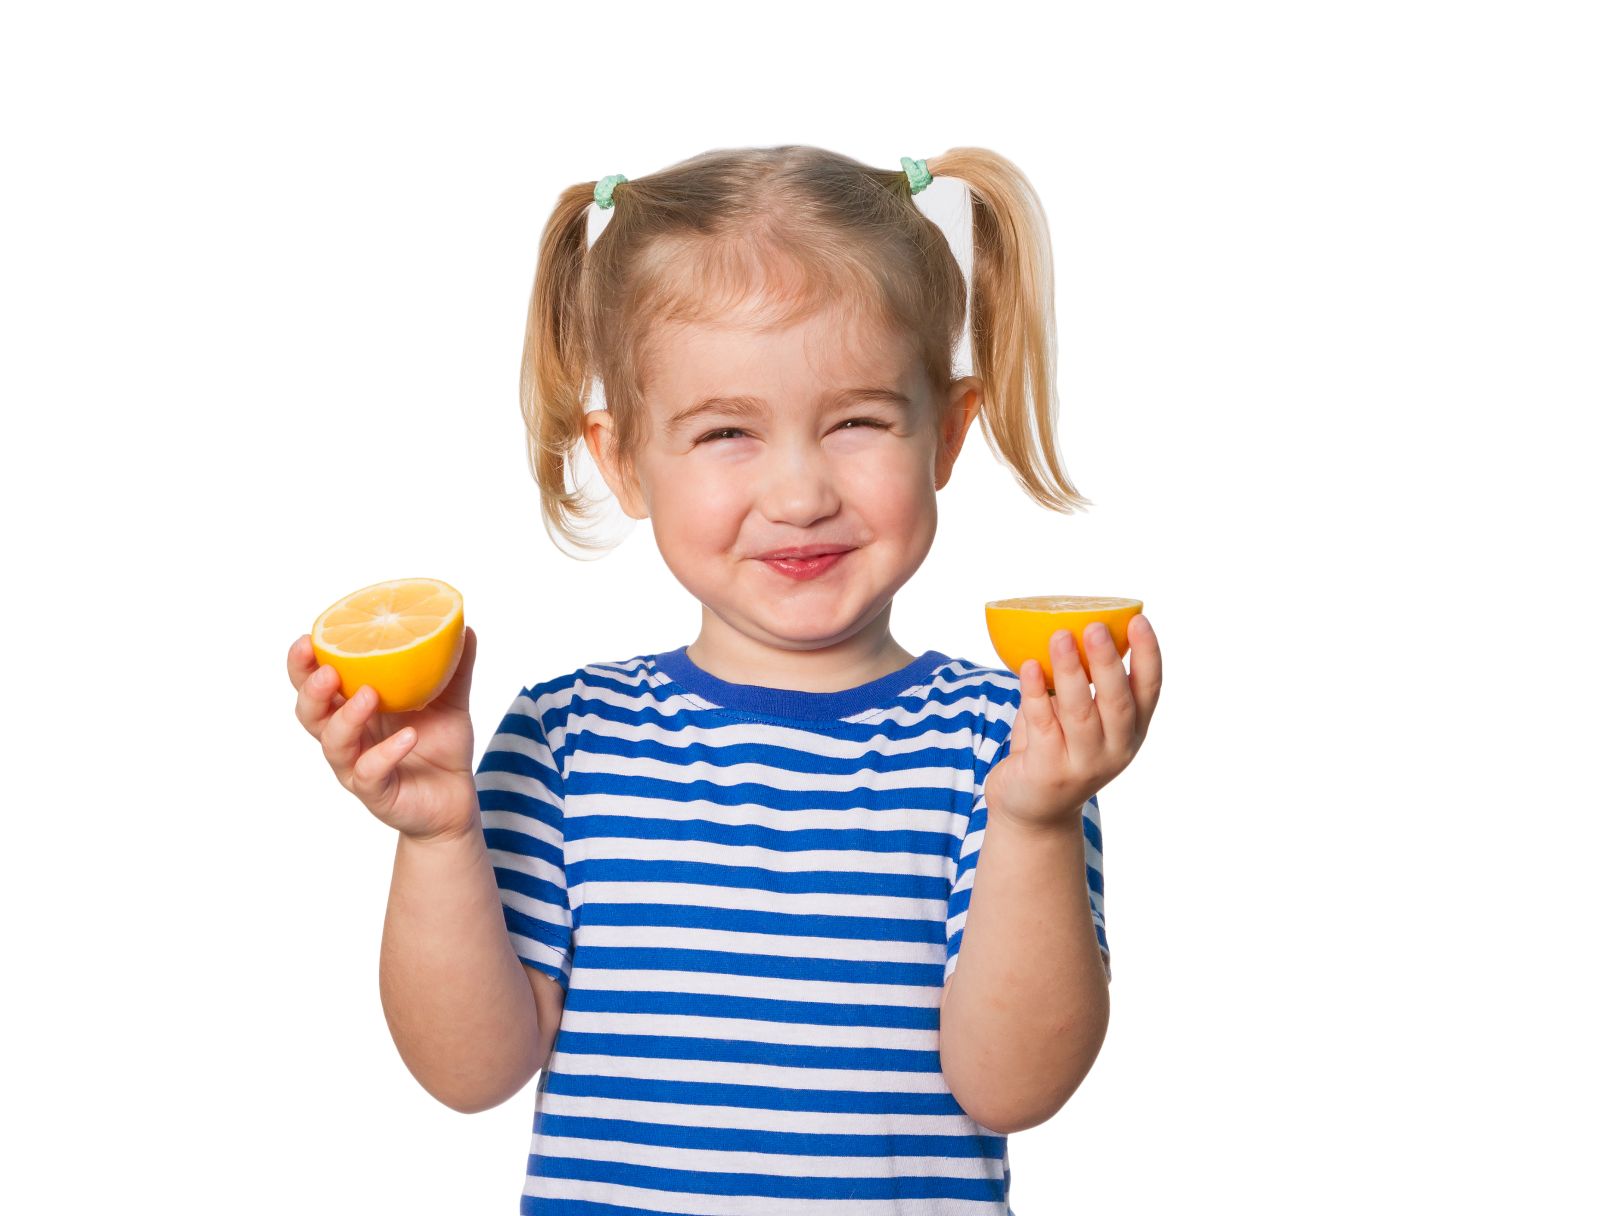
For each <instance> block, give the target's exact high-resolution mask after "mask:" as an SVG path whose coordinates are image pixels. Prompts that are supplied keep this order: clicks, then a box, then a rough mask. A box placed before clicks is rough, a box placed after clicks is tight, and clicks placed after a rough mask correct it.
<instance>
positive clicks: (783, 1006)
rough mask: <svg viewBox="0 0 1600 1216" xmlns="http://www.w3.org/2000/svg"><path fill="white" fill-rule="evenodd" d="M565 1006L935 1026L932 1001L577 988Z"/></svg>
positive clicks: (925, 1028)
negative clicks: (848, 1001) (845, 1001)
mask: <svg viewBox="0 0 1600 1216" xmlns="http://www.w3.org/2000/svg"><path fill="white" fill-rule="evenodd" d="M591 923H592V921H591ZM585 958H587V955H585ZM566 1008H567V1009H569V1010H572V1011H574V1012H578V1013H631V1014H637V1015H640V1016H644V1015H647V1014H658V1015H661V1016H667V1015H687V1016H689V1017H701V1018H741V1019H745V1020H748V1021H757V1022H785V1023H790V1024H794V1025H802V1026H880V1027H897V1028H899V1029H902V1030H922V1031H929V1030H938V1028H939V1006H938V1004H937V1003H933V1004H928V1005H842V1004H837V1003H832V1002H827V1001H780V1000H776V999H773V998H770V997H754V996H722V995H719V994H716V993H705V992H629V991H611V990H609V989H605V988H579V989H576V990H574V991H572V992H569V993H568V994H567V1000H566Z"/></svg>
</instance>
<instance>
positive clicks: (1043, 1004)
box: [939, 807, 1111, 1133]
mask: <svg viewBox="0 0 1600 1216" xmlns="http://www.w3.org/2000/svg"><path fill="white" fill-rule="evenodd" d="M1081 815H1082V810H1081V807H1080V809H1079V811H1078V813H1077V814H1076V815H1073V816H1071V817H1070V818H1069V819H1068V820H1066V821H1063V822H1061V823H1057V824H1051V825H1048V826H1045V827H1037V828H1036V827H1030V826H1027V825H1024V824H1022V823H1020V822H1017V821H1013V820H1009V819H1006V818H1005V817H1003V816H999V815H995V814H992V813H991V815H990V816H989V821H988V824H987V826H986V827H985V829H984V834H983V847H982V848H981V849H980V850H979V851H978V864H977V870H976V873H975V874H974V875H973V886H972V895H971V897H970V898H971V902H970V903H969V905H968V907H967V920H966V926H965V928H964V929H963V930H962V939H961V940H962V945H961V959H960V963H959V965H958V966H957V967H956V970H955V972H954V974H952V975H951V976H950V979H949V980H948V981H947V982H946V984H945V990H944V997H943V1003H942V1005H941V1006H940V1013H939V1062H940V1066H941V1068H942V1070H943V1072H944V1076H945V1081H946V1083H947V1084H948V1085H949V1086H950V1092H951V1093H952V1094H953V1095H954V1096H955V1099H956V1101H957V1102H958V1103H960V1105H961V1108H962V1109H963V1110H964V1111H966V1112H967V1114H968V1115H970V1116H971V1117H972V1118H973V1119H974V1120H975V1121H976V1122H978V1123H980V1124H982V1125H983V1126H984V1127H987V1128H990V1129H992V1130H993V1131H997V1132H1002V1133H1010V1132H1016V1131H1021V1130H1022V1129H1024V1128H1028V1127H1035V1126H1037V1125H1038V1124H1040V1123H1043V1122H1044V1121H1045V1120H1046V1119H1048V1118H1050V1116H1051V1115H1053V1114H1055V1113H1056V1111H1058V1110H1060V1109H1061V1107H1062V1106H1063V1105H1065V1104H1066V1101H1067V1099H1068V1098H1070V1097H1071V1096H1072V1094H1073V1091H1074V1090H1076V1089H1077V1088H1078V1086H1079V1084H1080V1083H1081V1082H1082V1081H1083V1078H1084V1077H1086V1076H1087V1075H1088V1073H1089V1069H1090V1068H1091V1067H1092V1066H1093V1064H1094V1061H1095V1057H1096V1056H1097V1055H1098V1054H1099V1052H1100V1045H1101V1043H1102V1042H1104V1040H1105V1036H1106V1027H1107V1025H1108V1023H1109V1021H1110V1016H1111V1001H1110V994H1109V989H1108V986H1107V979H1106V972H1105V967H1104V964H1103V963H1102V962H1101V959H1100V942H1099V939H1098V938H1096V936H1095V932H1094V919H1093V916H1092V915H1091V913H1090V905H1089V889H1088V887H1087V885H1086V884H1085V883H1084V881H1083V873H1084V855H1083V854H1084V845H1083V823H1082V819H1081Z"/></svg>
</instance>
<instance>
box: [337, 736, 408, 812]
mask: <svg viewBox="0 0 1600 1216" xmlns="http://www.w3.org/2000/svg"><path fill="white" fill-rule="evenodd" d="M416 741H417V732H416V728H414V727H410V726H407V727H403V728H402V729H400V730H397V731H395V732H394V734H392V735H390V736H389V737H388V738H387V739H385V740H384V741H383V742H382V743H377V744H374V745H373V746H372V747H369V748H367V750H366V751H364V752H362V753H361V755H360V756H359V757H358V758H357V760H356V762H355V766H354V767H353V768H352V769H351V770H350V781H349V789H350V792H351V793H352V794H354V795H355V796H356V797H357V798H360V799H361V801H362V802H365V803H366V804H367V805H368V806H372V805H374V804H376V803H381V802H382V801H383V800H384V798H385V795H386V794H387V793H388V792H389V789H390V787H391V786H392V785H393V784H394V770H395V769H396V768H398V767H399V765H400V761H401V760H402V759H404V758H405V754H406V753H407V752H408V751H410V750H411V745H412V744H413V743H415V742H416Z"/></svg>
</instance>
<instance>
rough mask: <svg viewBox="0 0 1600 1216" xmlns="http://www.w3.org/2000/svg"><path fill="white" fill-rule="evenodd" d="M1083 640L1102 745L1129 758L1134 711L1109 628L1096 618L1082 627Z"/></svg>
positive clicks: (1132, 745)
mask: <svg viewBox="0 0 1600 1216" xmlns="http://www.w3.org/2000/svg"><path fill="white" fill-rule="evenodd" d="M1083 641H1084V647H1085V649H1086V650H1087V651H1088V653H1089V668H1090V670H1091V671H1093V672H1094V701H1095V706H1096V708H1097V709H1098V710H1099V711H1100V712H1099V714H1098V715H1097V716H1098V717H1099V719H1100V729H1101V732H1102V734H1103V735H1104V738H1105V741H1106V745H1107V746H1108V747H1110V748H1111V749H1112V750H1113V751H1115V752H1118V753H1121V754H1123V755H1124V756H1125V757H1126V758H1129V759H1131V758H1132V754H1133V751H1134V748H1135V746H1136V744H1135V742H1134V726H1135V725H1136V723H1137V720H1138V714H1137V711H1136V709H1135V707H1134V704H1133V693H1132V691H1131V690H1130V689H1129V687H1128V673H1127V672H1126V671H1124V670H1123V669H1122V656H1121V655H1119V654H1118V653H1117V644H1116V643H1115V642H1113V641H1112V640H1111V631H1110V630H1109V629H1107V628H1106V627H1105V625H1104V624H1103V623H1102V622H1100V621H1096V622H1095V623H1094V624H1092V625H1090V626H1089V628H1087V629H1086V630H1084V632H1083Z"/></svg>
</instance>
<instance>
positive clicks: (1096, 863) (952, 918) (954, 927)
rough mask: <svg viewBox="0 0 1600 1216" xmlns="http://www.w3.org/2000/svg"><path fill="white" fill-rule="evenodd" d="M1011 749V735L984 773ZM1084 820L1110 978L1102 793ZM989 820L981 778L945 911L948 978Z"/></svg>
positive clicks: (1089, 876)
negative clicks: (1102, 834)
mask: <svg viewBox="0 0 1600 1216" xmlns="http://www.w3.org/2000/svg"><path fill="white" fill-rule="evenodd" d="M1010 751H1011V738H1010V736H1009V735H1008V736H1007V737H1006V739H1005V741H1004V742H1003V743H1001V744H1000V746H999V748H997V749H996V750H995V753H994V758H993V759H992V760H991V761H990V762H989V764H988V765H987V766H986V767H983V768H982V769H981V773H982V774H983V776H985V777H986V776H987V775H988V772H989V770H990V769H992V768H993V767H994V766H995V765H996V764H999V763H1000V761H1001V760H1003V759H1005V758H1006V756H1007V755H1008V754H1009V753H1010ZM1082 820H1083V859H1084V881H1085V883H1086V885H1087V887H1088V892H1089V915H1090V918H1091V919H1092V920H1093V921H1094V935H1095V938H1096V940H1098V941H1099V943H1100V957H1101V959H1102V961H1103V962H1104V963H1105V968H1106V978H1107V979H1110V977H1111V947H1110V946H1109V945H1108V944H1107V942H1106V912H1105V860H1104V855H1103V853H1102V849H1103V845H1102V838H1101V833H1100V801H1099V796H1098V795H1095V796H1093V797H1091V798H1090V799H1089V801H1088V802H1086V803H1084V806H1083V815H1082ZM988 823H989V804H988V802H987V800H986V799H985V797H984V787H983V784H982V782H981V781H980V783H979V785H978V787H977V793H976V795H975V797H974V799H973V804H972V814H971V815H970V816H969V817H968V819H967V826H966V831H965V833H964V834H963V836H962V840H961V845H960V848H959V849H958V851H957V854H956V876H955V881H954V882H953V883H952V884H951V887H950V903H949V907H948V910H947V911H946V914H945V931H944V932H945V962H944V978H945V980H946V982H948V981H949V979H950V977H951V976H952V975H954V974H955V970H956V959H957V957H958V956H959V955H960V953H961V937H962V930H963V929H964V928H965V927H966V923H967V908H968V906H969V905H970V904H971V902H972V883H973V879H974V877H975V876H976V874H977V869H978V855H979V853H980V852H981V850H982V848H983V832H984V828H985V827H987V826H988Z"/></svg>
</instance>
